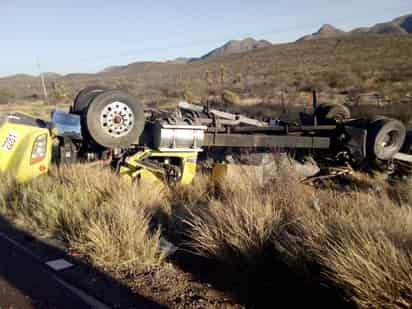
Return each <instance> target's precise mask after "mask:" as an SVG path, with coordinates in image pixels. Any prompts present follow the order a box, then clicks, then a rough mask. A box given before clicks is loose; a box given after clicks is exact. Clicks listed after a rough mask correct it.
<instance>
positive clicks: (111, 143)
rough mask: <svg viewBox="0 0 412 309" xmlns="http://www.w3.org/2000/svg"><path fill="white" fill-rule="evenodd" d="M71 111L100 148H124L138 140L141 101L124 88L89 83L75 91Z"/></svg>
mask: <svg viewBox="0 0 412 309" xmlns="http://www.w3.org/2000/svg"><path fill="white" fill-rule="evenodd" d="M71 112H72V113H74V114H78V115H80V116H81V119H82V127H83V131H84V132H83V133H84V134H85V135H86V136H87V137H90V138H91V139H92V140H93V141H94V142H95V143H96V144H98V145H99V146H102V147H104V148H126V147H128V146H130V145H132V144H136V143H138V141H139V137H140V135H141V134H142V132H143V129H144V125H145V117H144V108H143V104H141V103H140V102H139V101H137V100H136V98H134V97H133V96H131V95H129V94H128V93H126V92H125V91H121V90H110V89H108V88H106V87H100V86H92V87H87V88H85V89H83V90H82V91H80V92H79V94H78V95H77V97H76V98H75V100H74V104H73V107H72V109H71Z"/></svg>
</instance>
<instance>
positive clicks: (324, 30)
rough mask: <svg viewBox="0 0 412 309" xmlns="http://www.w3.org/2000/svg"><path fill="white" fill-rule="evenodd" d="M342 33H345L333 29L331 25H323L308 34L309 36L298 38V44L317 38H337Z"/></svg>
mask: <svg viewBox="0 0 412 309" xmlns="http://www.w3.org/2000/svg"><path fill="white" fill-rule="evenodd" d="M344 33H345V31H342V30H340V29H338V28H335V27H334V26H332V25H329V24H326V25H323V26H322V27H321V28H320V29H319V30H318V31H317V32H315V33H312V34H309V35H305V36H304V37H302V38H300V39H299V40H298V42H300V41H308V40H313V39H318V38H330V37H337V36H339V35H342V34H344Z"/></svg>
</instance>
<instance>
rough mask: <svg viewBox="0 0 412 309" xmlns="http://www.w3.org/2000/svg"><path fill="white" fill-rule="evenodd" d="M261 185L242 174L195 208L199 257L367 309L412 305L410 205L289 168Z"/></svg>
mask: <svg viewBox="0 0 412 309" xmlns="http://www.w3.org/2000/svg"><path fill="white" fill-rule="evenodd" d="M257 183H258V181H257V180H256V179H250V178H247V179H245V178H244V177H242V175H238V177H235V178H233V179H226V181H225V182H221V183H218V184H217V188H216V191H215V193H214V195H213V196H210V197H209V198H208V202H207V203H205V204H204V205H203V206H202V207H194V208H190V210H189V216H188V217H187V218H186V223H187V226H188V235H189V244H190V248H192V250H193V251H194V252H195V253H196V254H199V255H201V256H204V257H207V258H212V259H215V260H218V261H221V262H223V263H225V264H226V265H232V266H233V265H242V266H243V267H240V268H238V269H243V270H244V271H245V273H248V272H250V271H251V269H252V270H253V271H257V272H258V273H259V274H260V277H261V275H262V274H265V273H271V274H272V275H273V274H276V275H273V276H269V278H268V277H266V278H265V279H264V280H265V285H266V286H273V285H282V281H284V282H286V281H289V282H290V278H297V279H298V281H299V284H302V285H303V286H308V285H310V286H311V287H312V288H314V289H315V290H316V289H317V288H324V289H325V290H326V291H328V293H334V294H335V298H336V299H344V300H345V301H346V302H347V303H348V304H354V305H355V306H357V307H361V308H409V307H410V306H411V305H412V254H411V253H412V211H411V208H410V207H409V206H408V205H402V206H399V205H398V204H397V203H394V202H393V201H392V200H391V198H390V196H389V195H388V194H387V192H386V191H384V190H382V191H380V192H372V191H368V192H361V191H353V192H349V193H348V192H346V193H345V192H338V191H332V190H328V189H318V190H316V189H310V188H308V187H305V186H303V185H302V184H300V183H299V181H298V179H297V178H296V177H295V176H294V175H293V171H290V170H280V171H279V173H278V175H277V176H276V177H275V179H273V180H272V181H270V182H268V183H267V184H265V185H264V186H263V187H262V186H259V185H257ZM275 264H276V265H275ZM279 267H281V268H282V269H279ZM274 268H275V270H274V271H273V269H274ZM280 274H281V275H280ZM239 275H240V276H242V275H241V274H239ZM248 276H250V274H248ZM268 280H269V281H270V280H271V282H268ZM276 281H278V282H276ZM258 282H259V281H257V283H256V285H258V286H259V283H258ZM295 283H296V282H295ZM260 287H261V286H260ZM299 288H302V287H299ZM304 289H305V288H304ZM321 294H322V293H321Z"/></svg>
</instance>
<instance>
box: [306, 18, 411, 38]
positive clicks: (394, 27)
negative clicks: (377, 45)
mask: <svg viewBox="0 0 412 309" xmlns="http://www.w3.org/2000/svg"><path fill="white" fill-rule="evenodd" d="M408 33H412V14H409V15H405V16H401V17H398V18H396V19H394V20H392V21H389V22H384V23H379V24H376V25H374V26H372V27H361V28H356V29H353V30H352V31H348V32H345V31H342V30H340V29H337V28H335V27H333V26H331V25H324V26H322V27H321V28H320V29H319V31H317V32H315V33H313V34H310V35H306V36H304V37H302V38H300V39H299V40H298V42H301V41H307V40H313V39H320V38H330V37H340V36H351V35H376V34H408Z"/></svg>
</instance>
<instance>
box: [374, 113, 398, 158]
mask: <svg viewBox="0 0 412 309" xmlns="http://www.w3.org/2000/svg"><path fill="white" fill-rule="evenodd" d="M405 136H406V128H405V126H404V124H403V123H402V122H400V121H399V120H395V119H390V118H380V119H376V120H375V121H373V122H371V123H370V125H369V126H368V136H367V142H366V152H367V155H368V157H369V158H370V159H379V160H385V161H386V160H390V159H392V158H393V156H394V155H395V154H396V153H398V152H399V150H400V149H401V148H402V146H403V144H404V142H405Z"/></svg>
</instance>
